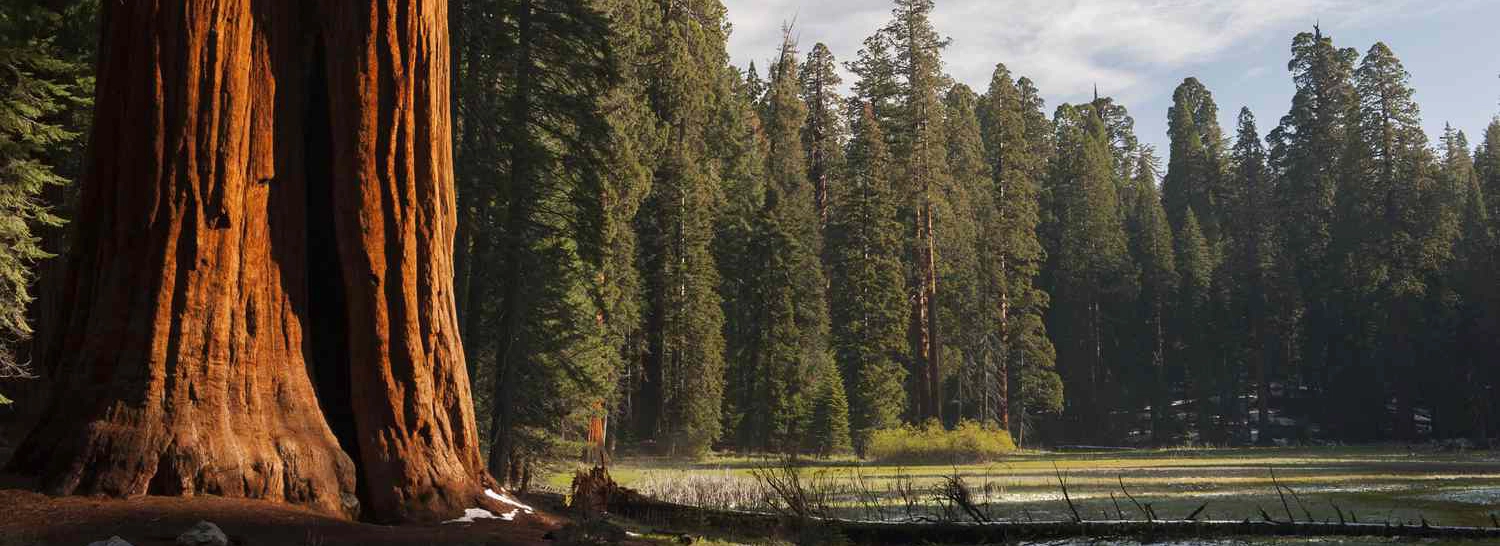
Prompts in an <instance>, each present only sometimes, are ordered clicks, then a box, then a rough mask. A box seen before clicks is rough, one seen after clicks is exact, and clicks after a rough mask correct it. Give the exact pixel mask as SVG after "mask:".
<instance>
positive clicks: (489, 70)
mask: <svg viewBox="0 0 1500 546" xmlns="http://www.w3.org/2000/svg"><path fill="white" fill-rule="evenodd" d="M455 5H456V6H457V9H455V10H454V17H455V19H454V20H453V23H452V28H453V31H454V37H455V38H454V40H453V47H454V52H455V53H454V56H453V58H454V59H455V63H454V78H455V80H454V81H455V86H454V90H455V92H454V100H455V101H456V108H455V112H456V113H457V120H456V123H457V126H458V134H459V136H458V137H457V142H458V145H457V152H456V156H457V157H456V158H455V164H456V168H457V171H458V176H459V184H460V186H459V196H458V199H459V208H460V215H461V218H462V220H461V228H460V229H461V230H462V231H461V233H460V238H461V243H460V245H459V248H458V249H457V253H458V263H459V265H458V267H457V269H458V272H457V274H458V276H459V282H458V286H459V288H458V290H459V291H460V294H459V301H460V304H459V305H460V314H461V316H462V322H463V328H464V332H463V334H464V335H463V338H464V340H465V344H466V345H465V349H466V351H467V353H468V356H469V362H470V365H471V367H472V369H473V370H474V372H475V374H476V375H477V376H478V377H479V379H478V380H477V381H476V384H478V385H493V387H491V388H487V390H485V391H484V392H482V393H481V394H480V395H479V396H478V400H479V401H478V404H479V406H480V407H481V408H482V411H481V413H482V414H484V415H487V416H488V419H489V423H490V427H491V428H490V438H491V441H492V442H493V444H492V451H491V452H490V453H491V464H492V468H507V465H509V464H511V463H510V462H509V461H508V458H521V459H524V458H528V457H533V456H537V455H540V454H542V453H545V452H546V451H547V450H548V449H549V446H554V445H557V444H555V442H557V441H559V440H560V439H567V438H579V437H580V436H581V433H580V432H579V431H580V427H582V426H583V425H584V423H585V421H586V419H587V418H589V417H591V416H602V415H605V414H607V415H608V416H609V421H608V423H609V433H610V438H611V439H612V441H613V444H614V445H616V446H627V445H629V446H636V447H642V448H647V449H654V450H656V451H658V452H661V453H666V454H674V455H693V454H697V453H701V452H704V451H705V450H708V449H711V448H723V449H737V450H751V451H761V450H769V451H800V452H804V453H830V452H837V451H844V450H848V449H851V448H853V449H861V448H862V447H863V443H864V442H865V441H866V440H867V439H868V438H869V435H870V434H871V432H872V431H874V430H878V429H883V428H890V427H895V426H899V425H901V424H902V423H913V424H920V423H924V422H927V421H929V420H934V419H936V420H939V421H941V422H943V423H946V424H948V425H950V426H951V425H953V424H955V423H956V422H957V421H959V420H962V419H969V420H976V421H980V422H987V423H993V424H994V425H995V426H999V427H1003V428H1006V429H1008V430H1010V431H1011V432H1012V433H1013V434H1014V435H1015V436H1017V437H1021V438H1023V439H1025V440H1026V441H1036V440H1044V441H1048V442H1089V443H1121V442H1136V443H1151V444H1178V443H1182V442H1185V441H1194V442H1202V443H1211V444H1248V443H1252V442H1256V441H1259V442H1262V443H1268V442H1270V441H1272V440H1273V438H1285V439H1288V440H1291V441H1307V440H1312V439H1329V440H1339V441H1353V442H1364V441H1395V440H1402V441H1412V440H1417V439H1419V438H1425V437H1428V436H1433V437H1444V438H1448V437H1465V438H1471V439H1474V440H1481V439H1484V438H1488V437H1490V436H1492V435H1493V434H1494V432H1495V428H1496V423H1497V421H1496V417H1500V416H1497V415H1496V413H1495V408H1493V407H1492V405H1491V404H1490V399H1491V398H1492V392H1491V389H1492V388H1493V387H1494V385H1495V382H1496V380H1497V379H1500V376H1497V372H1500V370H1497V368H1496V366H1495V361H1494V357H1493V355H1494V354H1496V352H1495V351H1496V349H1497V347H1495V346H1494V345H1495V343H1496V342H1497V339H1500V330H1497V325H1496V323H1495V319H1496V317H1497V316H1500V314H1497V312H1500V309H1497V308H1496V305H1497V303H1500V300H1497V294H1496V291H1495V288H1496V286H1495V282H1494V279H1493V276H1492V273H1491V272H1492V271H1493V270H1494V269H1493V268H1494V264H1493V260H1494V259H1495V257H1496V247H1495V242H1494V230H1495V228H1496V225H1495V216H1496V213H1497V212H1500V211H1497V210H1496V207H1497V205H1500V121H1497V122H1495V123H1492V124H1491V125H1490V126H1489V128H1488V130H1487V131H1486V133H1485V135H1483V138H1482V139H1481V143H1480V144H1479V145H1478V146H1477V147H1471V144H1470V143H1469V141H1468V140H1467V138H1466V136H1465V135H1464V134H1463V133H1461V132H1458V131H1453V130H1449V131H1446V132H1445V133H1444V134H1443V135H1441V138H1440V140H1439V141H1437V142H1429V141H1428V140H1427V137H1426V136H1425V135H1424V133H1423V131H1422V128H1421V117H1420V111H1419V109H1418V106H1417V104H1416V103H1415V101H1414V99H1413V91H1412V88H1411V86H1410V83H1409V77H1408V74H1407V71H1406V69H1405V68H1404V67H1403V66H1402V65H1401V62H1400V61H1399V60H1398V59H1397V57H1396V55H1395V53H1394V52H1392V51H1391V50H1390V49H1389V48H1388V47H1386V46H1385V45H1384V44H1375V45H1373V46H1371V47H1370V48H1369V49H1368V50H1366V51H1365V52H1364V53H1363V54H1360V53H1358V52H1356V50H1354V49H1347V48H1342V47H1340V45H1339V44H1337V43H1336V42H1335V41H1334V40H1333V38H1332V37H1330V36H1328V35H1326V34H1324V33H1323V32H1322V31H1321V30H1319V29H1316V28H1315V29H1313V30H1312V31H1311V32H1304V33H1301V34H1298V35H1296V36H1295V37H1294V38H1293V39H1292V43H1291V48H1290V53H1291V58H1290V61H1289V63H1288V68H1289V71H1290V76H1291V77H1292V79H1293V81H1294V82H1295V84H1296V93H1295V95H1294V96H1293V97H1292V98H1291V107H1290V108H1289V110H1288V111H1287V112H1286V113H1285V114H1284V115H1283V116H1281V118H1280V119H1279V121H1277V122H1273V123H1271V124H1269V125H1268V126H1261V125H1258V124H1257V119H1256V117H1255V116H1254V115H1253V114H1252V113H1251V112H1250V111H1249V110H1240V112H1239V115H1238V116H1237V118H1236V119H1237V122H1236V124H1235V126H1234V127H1230V128H1227V130H1226V128H1223V127H1221V126H1220V124H1219V119H1220V112H1219V107H1218V105H1216V104H1215V102H1214V97H1213V94H1212V93H1211V91H1210V90H1209V88H1208V87H1207V85H1206V84H1205V83H1204V82H1200V81H1198V80H1197V79H1194V78H1187V79H1185V80H1183V82H1182V83H1181V85H1179V86H1178V87H1177V88H1176V90H1175V92H1174V95H1173V106H1172V107H1171V109H1170V110H1169V111H1168V113H1167V115H1168V122H1169V133H1170V134H1169V137H1170V143H1171V144H1170V149H1168V150H1160V151H1158V150H1153V149H1151V148H1150V147H1149V146H1145V145H1142V144H1140V143H1139V142H1138V141H1137V137H1136V135H1135V133H1134V128H1133V125H1134V123H1133V120H1132V117H1131V114H1130V113H1129V112H1128V111H1127V109H1126V107H1125V106H1124V105H1121V104H1119V103H1118V102H1116V101H1114V100H1112V99H1110V98H1108V97H1096V98H1095V99H1094V100H1092V101H1089V102H1085V103H1081V104H1062V105H1058V106H1056V107H1055V108H1050V109H1049V107H1048V105H1046V104H1044V103H1043V101H1042V99H1041V97H1040V95H1041V92H1040V91H1039V90H1038V89H1037V88H1036V86H1035V84H1034V83H1033V82H1032V81H1031V80H1029V79H1028V78H1026V77H1024V76H1022V75H1018V74H1013V73H1011V72H1010V71H1009V70H1008V69H1007V68H1006V67H1005V66H1004V65H1003V64H997V65H996V67H995V70H994V73H993V77H992V78H991V80H990V81H989V83H988V85H987V86H986V88H984V89H971V88H969V87H968V86H966V85H964V84H962V83H958V82H955V81H954V80H953V79H952V78H950V77H949V76H948V75H946V74H945V73H944V71H943V61H942V53H943V50H944V47H945V46H946V45H947V44H948V40H947V39H946V38H944V37H942V36H941V35H940V33H939V31H938V30H937V29H935V28H934V27H933V25H932V23H931V19H930V15H931V12H932V9H933V3H932V2H931V1H930V0H896V1H895V5H894V8H893V10H892V12H891V17H890V19H889V21H888V22H887V23H886V24H885V25H884V26H882V27H880V28H877V29H873V32H872V33H871V34H870V36H869V37H868V38H867V39H865V41H864V42H863V47H862V48H861V49H860V50H859V51H858V52H857V53H856V54H855V55H854V57H853V58H850V59H843V60H840V59H835V58H834V56H833V54H832V52H830V51H829V49H828V48H827V47H826V46H824V45H823V44H821V43H812V44H804V43H798V41H797V40H795V39H792V38H791V37H792V36H795V35H798V34H800V33H798V32H796V31H795V30H794V29H787V32H786V36H787V39H786V40H784V42H783V43H782V45H781V46H780V48H779V49H777V50H775V51H766V52H761V54H762V55H764V56H765V57H768V58H769V62H768V63H765V65H764V66H761V67H757V66H756V65H755V64H751V65H750V66H748V67H744V68H743V69H741V68H739V67H735V66H732V65H731V64H730V62H729V60H728V55H727V53H726V50H725V44H726V39H727V37H728V34H729V31H730V29H729V25H728V24H727V21H726V17H725V10H724V7H723V6H722V5H720V3H719V2H716V1H713V0H677V1H672V2H650V3H641V2H626V1H615V0H600V1H596V2H584V3H579V2H569V1H561V0H552V1H549V0H513V1H459V2H456V4H455ZM788 17H790V14H789V15H788ZM600 36H608V37H609V38H608V39H603V40H601V39H599V37H600ZM840 66H843V67H845V68H847V72H848V73H852V74H853V76H854V79H855V81H853V82H843V81H841V80H840V75H839V74H840V72H841V71H840V70H839V67H840ZM846 83H848V84H849V85H848V86H845V84H846ZM845 89H850V90H851V92H849V93H848V94H846V93H845V92H844V90H845ZM1163 157H1165V160H1164V159H1163ZM1487 196H1488V197H1487ZM1252 430H1259V431H1261V433H1260V434H1258V435H1256V436H1252V434H1251V431H1252Z"/></svg>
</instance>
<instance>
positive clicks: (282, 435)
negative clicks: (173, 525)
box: [11, 0, 485, 521]
mask: <svg viewBox="0 0 1500 546" xmlns="http://www.w3.org/2000/svg"><path fill="white" fill-rule="evenodd" d="M446 9H447V6H446V2H444V1H443V0H359V1H355V0H329V1H327V2H323V3H322V4H321V5H318V6H316V7H314V6H304V5H302V3H300V2H297V1H295V0H238V1H236V0H220V1H214V0H170V1H158V2H152V1H147V0H138V1H130V2H105V3H104V17H103V20H104V26H105V28H104V31H103V36H102V45H103V47H101V48H100V50H101V52H102V53H103V59H102V60H101V63H100V69H99V79H98V102H97V111H96V112H97V114H96V120H95V125H94V134H93V141H92V151H91V152H90V153H91V155H90V157H89V160H88V175H87V177H86V180H85V181H84V184H83V189H82V200H81V204H80V211H79V218H78V221H77V232H76V237H77V238H76V243H75V244H74V245H73V252H72V255H71V259H70V266H69V273H68V277H67V280H66V283H65V287H66V288H65V289H64V290H63V291H62V292H63V293H62V294H61V295H60V297H58V298H57V299H56V300H55V301H53V302H50V304H51V305H54V306H56V309H57V310H58V312H59V313H60V317H62V318H61V320H60V324H61V325H62V326H61V327H60V328H57V329H54V330H52V331H48V332H43V333H42V335H43V336H45V339H44V340H43V347H44V348H43V353H42V354H41V355H40V357H41V362H42V365H43V368H44V370H45V371H46V372H47V373H49V374H50V375H51V376H52V378H53V379H54V381H53V384H54V385H55V388H56V389H58V390H57V391H56V392H57V393H59V396H55V397H54V400H55V402H54V403H53V404H52V405H51V406H50V407H49V408H48V410H47V417H45V418H44V419H45V420H44V421H43V425H42V426H40V427H38V428H37V429H36V430H35V431H33V433H32V434H31V435H30V436H29V437H28V438H27V440H26V441H25V442H24V443H23V445H22V446H21V447H20V450H19V451H18V452H17V454H16V457H15V458H14V460H13V461H12V463H11V466H12V468H14V469H16V470H20V471H23V472H28V473H33V474H36V475H39V476H40V477H41V479H42V484H43V487H45V489H46V490H47V491H49V492H50V493H54V494H73V493H79V494H94V493H97V494H106V495H115V496H135V495H142V494H166V495H192V494H198V493H204V494H215V495H225V496H235V497H252V498H265V499H273V500H283V501H288V502H293V503H299V504H306V505H310V506H313V507H315V508H318V509H321V510H324V511H327V512H332V513H338V514H343V515H346V516H353V515H355V514H358V513H362V514H363V515H364V516H366V517H367V518H368V519H373V520H379V521H431V520H434V519H436V518H440V517H444V516H447V515H449V514H452V513H455V512H460V511H462V509H463V508H464V507H466V506H473V505H474V502H475V499H476V498H477V497H478V496H479V493H480V491H479V489H480V485H481V483H482V481H483V480H484V479H485V475H484V469H483V466H482V464H481V461H480V458H479V450H478V442H477V436H476V432H475V424H474V415H473V409H472V405H471V403H470V399H469V385H468V377H467V375H466V374H465V370H464V366H463V363H464V357H463V351H462V349H461V348H460V345H459V339H458V330H457V325H456V322H457V321H456V316H455V312H454V302H453V294H452V290H451V286H452V274H453V272H452V269H451V263H452V262H451V254H450V252H451V250H452V246H453V231H454V205H453V202H454V201H453V200H454V195H453V181H452V166H451V156H450V154H451V152H450V143H449V122H448V119H449V112H448V109H449V97H448V87H447V81H448V64H447V55H448V44H447V28H446V27H447V21H446V18H447V14H446Z"/></svg>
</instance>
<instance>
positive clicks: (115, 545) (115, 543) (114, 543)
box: [89, 535, 131, 546]
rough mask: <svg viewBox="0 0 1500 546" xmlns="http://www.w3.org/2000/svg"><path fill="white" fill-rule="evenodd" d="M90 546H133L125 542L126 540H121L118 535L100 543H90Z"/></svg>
mask: <svg viewBox="0 0 1500 546" xmlns="http://www.w3.org/2000/svg"><path fill="white" fill-rule="evenodd" d="M89 546H131V545H130V543H129V542H125V539H123V538H120V537H119V536H118V535H116V536H112V537H109V540H101V541H98V542H90V543H89Z"/></svg>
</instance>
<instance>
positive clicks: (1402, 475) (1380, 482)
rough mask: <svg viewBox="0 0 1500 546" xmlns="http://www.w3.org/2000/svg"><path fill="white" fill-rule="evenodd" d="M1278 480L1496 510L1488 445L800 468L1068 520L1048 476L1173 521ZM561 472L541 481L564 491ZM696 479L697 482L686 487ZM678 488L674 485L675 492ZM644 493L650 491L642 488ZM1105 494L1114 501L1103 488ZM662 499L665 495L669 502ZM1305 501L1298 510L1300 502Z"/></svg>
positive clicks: (841, 502)
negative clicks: (972, 496) (939, 490)
mask: <svg viewBox="0 0 1500 546" xmlns="http://www.w3.org/2000/svg"><path fill="white" fill-rule="evenodd" d="M771 464H775V461H774V459H770V458H756V457H723V456H715V457H709V458H707V459H704V460H701V461H696V462H681V461H670V460H666V459H649V458H643V459H631V460H625V461H620V462H619V463H618V464H616V465H614V466H613V467H612V468H611V474H612V475H613V476H614V478H615V480H616V481H618V482H620V483H621V484H623V485H625V486H627V487H635V488H638V489H646V490H651V489H658V490H660V489H663V485H664V484H667V485H670V484H673V483H675V482H686V481H690V480H688V478H690V477H693V476H698V477H700V478H701V477H704V476H705V475H711V476H712V479H711V480H708V481H709V482H710V485H708V486H707V487H711V488H714V489H723V488H732V487H744V488H754V487H756V482H755V480H754V478H753V476H752V472H753V470H754V469H756V468H758V467H761V466H765V465H771ZM1273 470H1274V472H1275V478H1276V482H1277V483H1280V484H1281V485H1283V486H1286V487H1290V488H1291V490H1293V491H1296V493H1297V497H1300V499H1301V503H1302V505H1301V506H1299V505H1298V503H1297V502H1296V501H1295V500H1293V499H1292V498H1290V497H1288V499H1287V502H1288V504H1289V505H1290V508H1291V511H1292V513H1293V515H1294V516H1295V517H1296V519H1298V520H1303V519H1306V515H1305V513H1306V512H1311V513H1312V515H1313V518H1314V519H1316V520H1319V521H1322V520H1325V519H1326V520H1332V521H1337V516H1336V515H1335V511H1334V509H1333V506H1334V505H1337V506H1338V507H1339V508H1340V509H1341V510H1343V511H1344V512H1345V513H1346V514H1347V513H1348V512H1350V511H1353V512H1354V514H1355V516H1356V517H1358V518H1359V521H1361V522H1384V521H1391V522H1392V523H1393V524H1394V523H1396V522H1405V521H1410V522H1418V521H1420V519H1421V518H1423V517H1425V518H1426V519H1427V520H1428V521H1429V522H1431V523H1433V524H1434V525H1476V526H1488V525H1490V524H1491V520H1490V513H1491V512H1500V454H1496V453H1492V452H1470V453H1438V452H1424V451H1410V450H1405V449H1395V448H1378V447H1358V448H1345V447H1341V448H1297V449H1286V448H1279V449H1278V448H1264V449H1164V450H1141V451H1131V452H1114V453H1106V454H1088V453H1069V454H1060V453H1042V452H1023V453H1018V454H1015V455H1010V456H1007V457H1004V458H1002V459H1000V460H998V461H996V462H992V463H985V464H971V465H941V464H928V465H907V466H901V465H877V464H868V463H863V462H860V461H857V460H854V459H849V458H845V459H836V460H828V461H811V462H810V463H809V468H807V469H806V470H805V472H806V473H807V474H808V475H809V476H817V477H818V478H819V479H820V480H823V481H824V482H825V483H831V484H840V486H842V487H845V488H846V489H845V491H846V492H847V490H848V489H849V488H854V485H853V484H854V483H855V480H856V479H860V480H862V483H863V485H860V486H858V487H860V488H863V490H865V491H871V492H875V493H877V494H878V496H879V498H880V503H881V505H882V508H881V512H880V513H879V515H883V516H885V517H892V518H896V517H901V514H900V513H901V512H904V507H901V506H898V504H899V499H898V498H897V496H896V495H895V493H894V491H893V486H894V485H895V484H896V483H898V482H900V481H904V480H909V481H910V483H911V484H912V485H913V486H914V487H915V489H916V490H917V491H919V492H921V493H922V494H923V497H924V499H923V500H924V502H927V503H931V502H932V499H931V497H932V493H931V491H932V490H933V488H934V487H935V486H937V485H938V484H939V483H940V482H941V480H942V479H943V478H944V477H945V476H948V475H951V474H953V473H955V472H956V473H958V474H959V475H961V476H963V477H964V479H965V481H966V482H968V484H969V485H970V487H971V488H972V489H974V490H975V491H976V493H977V494H980V495H983V496H982V500H983V501H984V502H985V503H986V504H987V505H988V508H989V509H990V510H991V512H992V514H993V515H994V516H996V517H999V518H1003V519H1015V520H1020V521H1025V520H1026V519H1028V517H1029V518H1034V519H1036V520H1047V519H1066V518H1068V517H1069V513H1068V510H1067V507H1066V505H1065V504H1064V502H1063V501H1062V498H1061V497H1062V495H1061V493H1060V489H1059V488H1058V483H1057V481H1058V480H1057V473H1061V474H1062V475H1063V477H1064V479H1065V480H1066V482H1067V484H1068V489H1069V495H1070V496H1071V497H1072V498H1073V500H1074V502H1075V504H1076V505H1077V506H1078V509H1079V511H1080V512H1081V513H1082V514H1083V516H1084V517H1085V518H1087V519H1105V513H1108V515H1109V517H1110V518H1118V517H1119V511H1117V509H1116V504H1115V503H1116V502H1118V503H1119V508H1120V510H1123V511H1124V512H1125V516H1126V517H1127V518H1129V519H1137V518H1139V517H1140V516H1139V514H1138V513H1137V512H1136V510H1135V509H1134V507H1133V505H1132V504H1130V503H1129V501H1127V500H1126V499H1125V498H1124V495H1123V494H1122V492H1121V491H1120V483H1121V481H1123V482H1124V485H1125V488H1126V489H1128V490H1129V491H1130V493H1131V494H1132V495H1134V496H1135V497H1136V498H1137V500H1139V501H1140V502H1142V503H1150V504H1151V505H1152V507H1153V509H1154V510H1155V512H1156V513H1157V515H1158V516H1160V517H1163V518H1182V517H1184V516H1186V515H1187V514H1188V513H1190V512H1192V511H1193V510H1194V509H1195V508H1197V507H1198V506H1200V505H1202V504H1204V503H1205V502H1206V503H1207V508H1206V509H1205V510H1204V516H1206V517H1208V518H1212V519H1225V520H1240V519H1245V518H1251V519H1259V517H1260V516H1259V513H1260V509H1264V510H1265V511H1266V512H1267V513H1270V514H1271V515H1272V516H1273V517H1275V518H1277V519H1286V517H1287V516H1286V509H1285V508H1283V506H1282V503H1281V499H1280V497H1279V496H1278V495H1277V494H1276V488H1275V486H1274V485H1273V482H1272V477H1271V473H1272V471H1273ZM570 476H571V474H559V475H555V476H553V477H552V478H551V479H550V480H549V481H550V483H551V484H552V485H553V486H556V487H558V488H561V489H566V487H567V485H568V480H569V478H570ZM690 487H703V486H696V485H693V486H690ZM678 489H681V488H678ZM648 492H649V491H648ZM1111 494H1113V495H1114V497H1115V499H1114V500H1112V499H1111V498H1110V495H1111ZM669 500H670V499H669ZM834 505H835V508H837V509H839V511H841V512H842V513H841V514H839V515H842V516H846V517H860V518H866V517H871V515H872V514H871V513H870V512H869V510H868V509H866V508H867V507H865V506H862V505H860V503H857V502H856V501H855V500H854V499H853V498H852V497H851V496H849V495H844V496H843V497H842V498H840V497H838V496H835V503H834ZM1304 508H1305V510H1304Z"/></svg>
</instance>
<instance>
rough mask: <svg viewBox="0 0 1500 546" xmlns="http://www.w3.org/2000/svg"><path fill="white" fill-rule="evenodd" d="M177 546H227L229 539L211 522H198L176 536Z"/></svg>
mask: <svg viewBox="0 0 1500 546" xmlns="http://www.w3.org/2000/svg"><path fill="white" fill-rule="evenodd" d="M177 546H229V537H227V536H224V531H222V530H220V529H219V526H218V525H214V524H213V523H212V522H207V521H200V522H198V524H197V525H194V526H193V528H192V529H188V530H187V531H184V532H183V533H182V534H180V535H177Z"/></svg>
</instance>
